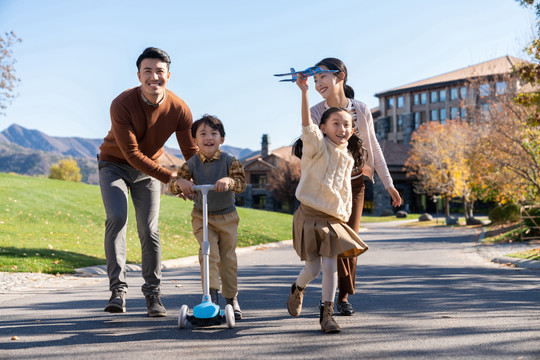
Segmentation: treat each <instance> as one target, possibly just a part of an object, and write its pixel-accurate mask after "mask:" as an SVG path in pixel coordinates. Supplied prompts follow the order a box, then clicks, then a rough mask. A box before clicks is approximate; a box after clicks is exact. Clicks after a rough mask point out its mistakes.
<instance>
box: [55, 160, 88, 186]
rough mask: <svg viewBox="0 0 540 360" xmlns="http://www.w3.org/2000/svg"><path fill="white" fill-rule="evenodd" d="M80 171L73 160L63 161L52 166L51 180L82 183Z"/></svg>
mask: <svg viewBox="0 0 540 360" xmlns="http://www.w3.org/2000/svg"><path fill="white" fill-rule="evenodd" d="M80 170H81V169H80V168H79V166H78V165H77V161H75V160H74V159H73V158H67V159H62V160H60V161H58V162H57V163H56V164H54V165H52V166H51V170H50V171H51V174H50V175H49V179H57V180H65V181H73V182H80V181H81V177H82V176H81V173H80Z"/></svg>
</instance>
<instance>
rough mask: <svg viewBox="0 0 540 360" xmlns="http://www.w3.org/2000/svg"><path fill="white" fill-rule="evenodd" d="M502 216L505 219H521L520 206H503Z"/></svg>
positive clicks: (510, 220)
mask: <svg viewBox="0 0 540 360" xmlns="http://www.w3.org/2000/svg"><path fill="white" fill-rule="evenodd" d="M501 218H502V220H503V221H509V222H514V221H518V220H519V206H518V205H517V204H506V205H504V206H503V208H502V212H501Z"/></svg>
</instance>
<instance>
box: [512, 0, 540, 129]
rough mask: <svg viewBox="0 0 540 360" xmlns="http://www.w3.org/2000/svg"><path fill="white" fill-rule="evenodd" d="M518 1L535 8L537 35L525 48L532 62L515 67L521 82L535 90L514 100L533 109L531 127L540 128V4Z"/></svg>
mask: <svg viewBox="0 0 540 360" xmlns="http://www.w3.org/2000/svg"><path fill="white" fill-rule="evenodd" d="M516 1H518V2H519V3H520V4H521V5H522V6H523V7H534V8H535V12H536V34H535V35H534V38H533V40H532V41H531V43H530V44H529V46H527V47H526V48H525V52H526V53H527V54H528V55H529V56H530V57H531V62H526V63H521V64H519V65H517V66H515V67H514V71H515V73H516V74H517V75H518V76H519V77H520V78H521V80H522V81H523V82H524V83H525V84H529V85H530V86H531V87H532V88H533V89H535V90H534V91H526V92H521V93H519V94H517V96H516V97H515V99H514V100H515V102H516V103H518V104H520V105H523V106H525V107H527V108H530V109H531V111H530V112H529V115H528V117H527V119H528V123H529V125H532V126H540V93H539V92H538V91H537V89H538V86H539V85H540V3H536V4H535V0H516Z"/></svg>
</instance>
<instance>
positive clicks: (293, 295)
mask: <svg viewBox="0 0 540 360" xmlns="http://www.w3.org/2000/svg"><path fill="white" fill-rule="evenodd" d="M305 290H306V288H299V287H298V286H296V283H294V284H292V286H291V292H290V293H289V299H288V300H287V310H288V311H289V314H291V316H294V317H297V316H300V313H301V312H302V301H303V300H304V291H305Z"/></svg>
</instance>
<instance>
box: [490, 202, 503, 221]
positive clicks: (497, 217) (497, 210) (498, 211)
mask: <svg viewBox="0 0 540 360" xmlns="http://www.w3.org/2000/svg"><path fill="white" fill-rule="evenodd" d="M488 218H489V220H491V222H492V223H498V222H501V221H502V206H497V207H494V208H493V209H491V210H489V213H488Z"/></svg>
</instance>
